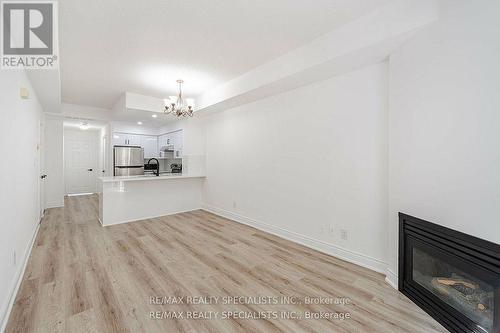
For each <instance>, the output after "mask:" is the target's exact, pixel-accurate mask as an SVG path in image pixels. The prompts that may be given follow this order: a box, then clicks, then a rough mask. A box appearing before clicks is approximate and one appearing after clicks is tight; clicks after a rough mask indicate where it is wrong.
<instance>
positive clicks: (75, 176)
mask: <svg viewBox="0 0 500 333" xmlns="http://www.w3.org/2000/svg"><path fill="white" fill-rule="evenodd" d="M98 151H99V131H98V130H90V129H89V130H80V129H65V130H64V175H65V184H66V195H75V194H89V193H95V192H97V175H98V167H99V166H98Z"/></svg>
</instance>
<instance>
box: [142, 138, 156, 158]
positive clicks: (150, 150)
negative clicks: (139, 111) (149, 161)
mask: <svg viewBox="0 0 500 333" xmlns="http://www.w3.org/2000/svg"><path fill="white" fill-rule="evenodd" d="M140 146H141V147H142V148H144V158H153V157H158V137H157V136H156V135H141V144H140Z"/></svg>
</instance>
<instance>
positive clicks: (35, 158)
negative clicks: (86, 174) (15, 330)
mask: <svg viewBox="0 0 500 333" xmlns="http://www.w3.org/2000/svg"><path fill="white" fill-rule="evenodd" d="M21 87H26V88H28V90H29V94H30V96H29V99H21V98H20V97H19V91H20V88H21ZM41 111H42V110H41V107H40V104H39V102H38V99H37V96H36V93H35V91H34V90H33V89H32V86H31V84H30V82H29V80H28V78H27V76H26V74H25V72H24V71H18V70H2V71H1V73H0V136H1V144H0V156H2V159H1V163H0V272H1V273H0V320H2V321H3V322H0V324H2V325H5V322H6V320H7V318H6V315H7V309H8V308H9V304H10V301H11V299H12V297H13V292H14V290H15V289H16V285H17V282H18V280H19V278H20V274H21V272H22V269H23V264H24V260H25V257H26V255H27V252H28V250H29V247H30V245H31V240H32V239H33V236H34V233H35V231H36V228H37V226H38V221H39V219H40V214H39V213H40V198H39V191H38V189H39V179H40V178H39V176H40V165H39V164H40V157H39V151H38V149H37V147H38V145H39V144H40V121H41ZM14 252H15V253H16V263H15V264H14ZM0 331H2V329H1V327H0Z"/></svg>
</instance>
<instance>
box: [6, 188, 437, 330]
mask: <svg viewBox="0 0 500 333" xmlns="http://www.w3.org/2000/svg"><path fill="white" fill-rule="evenodd" d="M65 205H66V206H65V207H64V208H55V209H49V210H47V212H46V216H45V217H44V219H43V222H42V224H41V226H40V230H39V232H38V235H37V238H36V240H35V244H34V247H33V250H32V253H31V256H30V258H29V261H28V264H27V268H26V272H25V274H24V277H23V280H22V284H21V287H20V290H19V292H18V294H17V297H16V300H15V304H14V307H13V310H12V312H11V315H10V318H9V321H8V325H7V330H6V331H7V332H23V333H24V332H72V333H73V332H411V333H414V332H425V333H431V332H446V330H445V329H444V328H442V327H441V326H440V325H439V324H438V323H436V322H435V321H434V320H433V319H432V318H430V317H429V316H428V315H427V314H425V313H424V312H423V311H422V310H420V309H419V308H418V307H417V306H416V305H414V304H413V303H411V302H410V301H409V300H408V299H407V298H406V297H404V296H403V295H402V294H400V293H399V292H397V291H396V290H394V289H392V288H391V287H390V286H389V285H387V284H386V283H385V282H384V278H383V276H382V275H381V274H378V273H375V272H373V271H370V270H368V269H364V268H362V267H359V266H356V265H353V264H350V263H347V262H345V261H342V260H339V259H336V258H334V257H331V256H328V255H325V254H323V253H320V252H317V251H314V250H311V249H309V248H307V247H304V246H301V245H298V244H295V243H293V242H290V241H286V240H283V239H281V238H279V237H276V236H273V235H270V234H268V233H265V232H262V231H259V230H256V229H253V228H250V227H248V226H244V225H241V224H239V223H236V222H233V221H230V220H227V219H224V218H221V217H218V216H216V215H213V214H210V213H207V212H204V211H194V212H190V213H182V214H177V215H171V216H165V217H161V218H155V219H148V220H144V221H140V222H134V223H127V224H121V225H116V226H110V227H106V228H103V227H102V226H101V225H100V224H99V222H98V220H97V214H98V202H97V196H96V195H92V196H79V197H69V198H66V200H65ZM190 296H191V297H197V296H205V297H208V296H212V297H214V298H211V299H208V298H206V299H202V298H192V299H188V298H187V297H190ZM151 297H159V298H158V299H156V298H153V302H152V298H151ZM162 297H163V298H162ZM167 297H171V298H167ZM174 297H184V298H183V299H182V300H183V301H184V303H181V304H164V305H158V304H155V303H158V302H160V301H162V302H168V301H172V300H173V299H174ZM215 297H219V299H218V301H217V303H215ZM230 297H235V298H234V299H231V298H230ZM308 297H311V300H314V301H321V302H325V300H330V301H334V302H336V303H342V302H344V304H331V305H328V304H306V300H307V299H308ZM320 297H324V298H325V299H320ZM177 300H178V299H177ZM210 300H211V301H213V302H214V303H212V304H193V303H194V301H206V302H208V301H210ZM188 301H189V303H188ZM275 302H276V303H278V304H266V303H275ZM151 303H153V304H151ZM225 303H229V304H225ZM282 303H284V304H282ZM292 303H295V304H292ZM216 314H217V318H218V319H207V318H209V317H210V316H212V318H214V317H215V316H216ZM195 315H200V316H201V315H203V316H204V317H205V319H203V318H199V319H189V318H188V316H195ZM275 315H276V316H278V318H275ZM286 315H288V316H297V318H295V319H287V318H282V316H286ZM307 315H314V316H318V315H323V316H328V315H330V316H333V317H334V318H330V319H308V318H306V316H307ZM169 316H170V318H169ZM179 316H182V318H181V317H179ZM335 316H337V317H335ZM341 316H344V317H343V318H344V319H343V320H342V318H341ZM348 316H350V318H348ZM174 317H178V318H174ZM226 317H227V318H226Z"/></svg>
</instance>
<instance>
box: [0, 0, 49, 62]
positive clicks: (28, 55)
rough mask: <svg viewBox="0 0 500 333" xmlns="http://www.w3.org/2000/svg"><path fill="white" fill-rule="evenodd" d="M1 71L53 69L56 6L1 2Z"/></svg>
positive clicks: (42, 2)
mask: <svg viewBox="0 0 500 333" xmlns="http://www.w3.org/2000/svg"><path fill="white" fill-rule="evenodd" d="M1 8H2V11H1V12H2V13H1V21H2V22H1V26H2V34H1V36H2V41H1V44H2V53H1V55H0V56H1V59H0V60H1V67H2V69H16V68H17V69H18V68H25V69H53V68H57V55H56V54H55V50H57V3H56V2H54V1H26V2H21V1H2V2H1Z"/></svg>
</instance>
